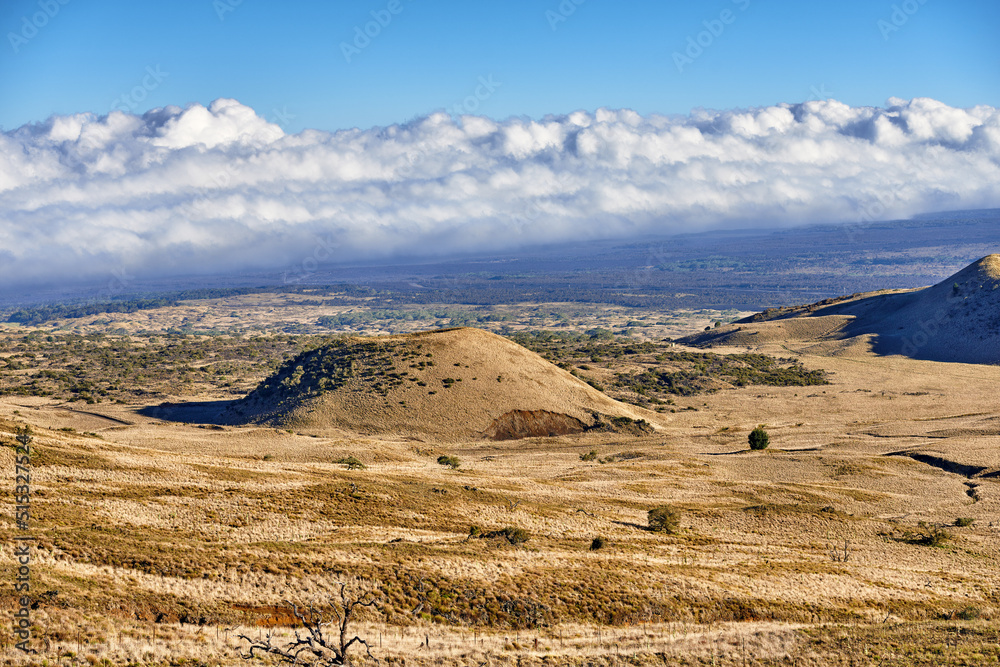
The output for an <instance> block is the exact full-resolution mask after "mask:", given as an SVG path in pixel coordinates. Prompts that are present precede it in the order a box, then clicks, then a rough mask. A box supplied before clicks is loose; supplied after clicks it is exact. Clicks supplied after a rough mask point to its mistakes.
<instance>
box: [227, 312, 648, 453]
mask: <svg viewBox="0 0 1000 667" xmlns="http://www.w3.org/2000/svg"><path fill="white" fill-rule="evenodd" d="M615 418H618V419H617V420H616V419H615ZM228 419H229V421H231V422H233V423H251V422H253V423H266V424H271V425H275V426H282V427H285V428H296V429H300V430H304V431H310V432H323V431H325V430H347V431H352V432H356V433H364V434H377V435H393V436H398V437H406V436H413V437H425V436H430V437H433V438H436V439H444V440H464V439H478V438H490V439H496V440H507V439H513V438H518V437H527V436H548V435H560V434H566V433H575V432H582V431H584V430H587V429H590V428H593V427H594V426H595V424H597V425H598V427H602V426H601V424H603V425H604V426H603V427H607V428H615V427H618V428H621V427H632V428H635V427H637V426H638V427H639V428H640V429H645V430H652V429H651V427H650V425H649V424H646V423H643V424H641V425H636V424H634V423H633V420H636V421H637V420H647V419H648V420H655V419H656V416H655V415H654V414H653V413H650V412H648V411H646V410H643V409H641V408H636V407H634V406H630V405H625V404H623V403H619V402H617V401H614V400H612V399H610V398H608V397H607V396H605V395H604V394H602V393H601V392H599V391H597V390H596V389H594V388H593V387H591V386H590V385H588V384H586V383H585V382H582V381H581V380H579V379H578V378H575V377H573V376H572V375H571V374H569V373H568V372H566V371H564V370H563V369H561V368H559V367H557V366H555V365H554V364H552V363H550V362H548V361H546V360H545V359H542V358H541V357H540V356H538V355H537V354H535V353H534V352H531V351H529V350H526V349H525V348H523V347H521V346H520V345H517V344H516V343H514V342H512V341H510V340H507V339H506V338H503V337H501V336H497V335H496V334H492V333H489V332H487V331H482V330H480V329H472V328H458V329H444V330H439V331H431V332H426V333H418V334H407V335H399V336H379V337H369V338H343V339H338V340H334V341H332V342H330V343H328V344H326V345H323V346H322V347H319V348H317V349H315V350H311V351H308V352H305V353H303V354H301V355H299V356H298V357H296V358H295V359H293V360H291V361H290V362H288V363H286V364H285V365H284V366H283V367H282V368H281V369H280V370H279V371H278V372H277V373H275V374H274V375H273V376H271V377H269V378H267V379H266V380H264V381H263V382H262V383H261V384H260V385H259V386H258V387H257V388H256V389H255V390H254V391H252V392H251V393H250V394H249V395H247V397H246V398H244V399H243V400H241V401H239V402H237V403H236V404H235V405H233V406H232V407H231V408H230V409H229V411H228Z"/></svg>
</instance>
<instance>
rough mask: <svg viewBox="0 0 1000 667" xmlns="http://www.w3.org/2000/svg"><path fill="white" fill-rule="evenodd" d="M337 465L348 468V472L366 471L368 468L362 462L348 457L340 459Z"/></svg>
mask: <svg viewBox="0 0 1000 667" xmlns="http://www.w3.org/2000/svg"><path fill="white" fill-rule="evenodd" d="M336 463H340V464H342V465H345V466H347V469H348V470H364V469H365V468H366V467H367V466H366V465H365V464H364V463H362V462H361V461H359V460H357V459H356V458H354V457H353V456H348V457H346V458H342V459H338V460H337V461H336Z"/></svg>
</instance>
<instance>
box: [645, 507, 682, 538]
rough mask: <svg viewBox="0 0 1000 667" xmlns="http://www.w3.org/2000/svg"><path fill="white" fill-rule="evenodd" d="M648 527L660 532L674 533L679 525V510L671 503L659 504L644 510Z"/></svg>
mask: <svg viewBox="0 0 1000 667" xmlns="http://www.w3.org/2000/svg"><path fill="white" fill-rule="evenodd" d="M646 520H647V523H648V525H649V529H650V530H652V531H655V532H660V533H668V534H669V533H676V532H677V531H678V530H679V529H680V526H681V512H680V510H679V509H677V508H676V507H674V506H673V505H660V506H659V507H654V508H653V509H651V510H649V511H648V512H646Z"/></svg>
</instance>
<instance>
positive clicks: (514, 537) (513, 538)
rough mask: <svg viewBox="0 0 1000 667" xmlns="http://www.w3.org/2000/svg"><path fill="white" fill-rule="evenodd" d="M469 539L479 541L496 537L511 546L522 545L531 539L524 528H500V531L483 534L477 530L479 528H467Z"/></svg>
mask: <svg viewBox="0 0 1000 667" xmlns="http://www.w3.org/2000/svg"><path fill="white" fill-rule="evenodd" d="M469 537H470V538H478V539H481V540H489V539H493V538H496V537H502V538H503V539H505V540H507V541H508V542H510V543H511V544H512V545H514V546H517V545H519V544H524V543H525V542H527V541H528V540H530V539H531V533H530V532H528V531H527V530H525V529H524V528H518V527H517V526H507V527H506V528H501V529H500V530H491V531H488V532H484V531H483V530H481V529H480V528H479V526H471V527H470V528H469Z"/></svg>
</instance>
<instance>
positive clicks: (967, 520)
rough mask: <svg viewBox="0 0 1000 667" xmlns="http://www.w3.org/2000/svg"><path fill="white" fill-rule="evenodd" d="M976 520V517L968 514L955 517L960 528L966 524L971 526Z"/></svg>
mask: <svg viewBox="0 0 1000 667" xmlns="http://www.w3.org/2000/svg"><path fill="white" fill-rule="evenodd" d="M974 521H975V519H972V518H970V517H967V516H962V517H959V518H957V519H955V525H956V526H958V527H959V528H965V527H966V526H971V525H972V524H973V522H974Z"/></svg>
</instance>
